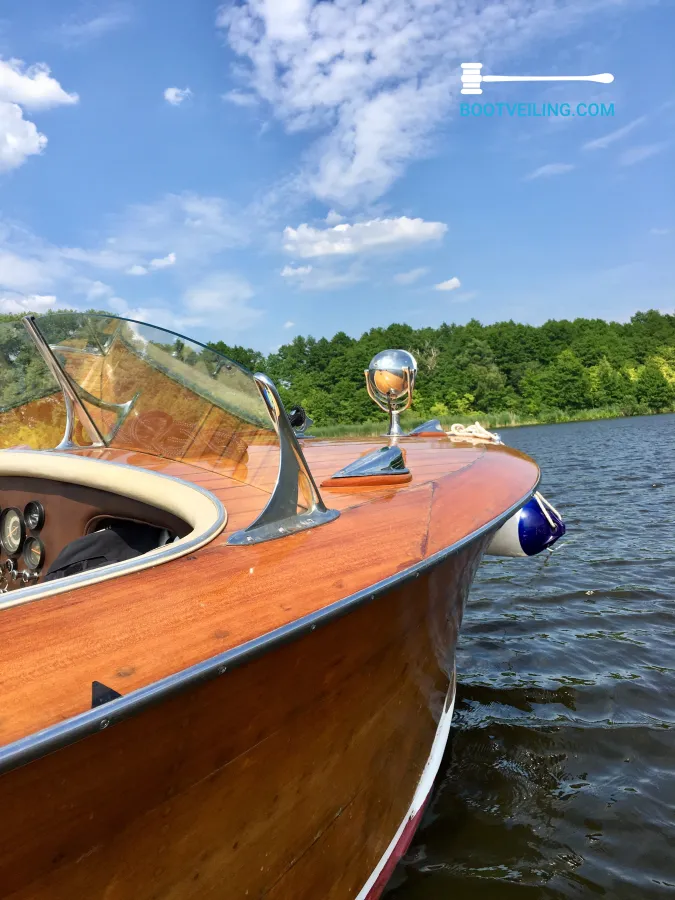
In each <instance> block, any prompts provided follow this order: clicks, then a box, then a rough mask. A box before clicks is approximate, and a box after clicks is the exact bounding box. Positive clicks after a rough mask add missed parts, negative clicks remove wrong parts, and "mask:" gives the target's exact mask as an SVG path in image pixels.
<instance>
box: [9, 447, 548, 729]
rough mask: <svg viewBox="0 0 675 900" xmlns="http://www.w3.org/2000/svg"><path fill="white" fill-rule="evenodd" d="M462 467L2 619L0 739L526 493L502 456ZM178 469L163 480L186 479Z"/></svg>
mask: <svg viewBox="0 0 675 900" xmlns="http://www.w3.org/2000/svg"><path fill="white" fill-rule="evenodd" d="M453 452H454V455H459V456H460V458H461V455H462V453H463V452H464V451H463V450H461V449H458V448H455V450H454V451H453ZM105 454H108V455H110V454H111V451H104V452H103V453H101V454H100V455H101V456H103V457H104V458H105ZM414 455H415V454H414V452H413V450H412V448H411V450H410V456H409V464H410V465H411V466H412V465H414ZM445 456H450V458H451V455H448V454H438V458H439V464H441V466H440V467H439V468H440V470H441V471H442V462H443V459H444V457H445ZM471 460H472V461H471V464H470V465H467V466H466V467H465V468H462V469H460V470H459V471H457V472H455V473H454V474H451V475H448V476H445V477H439V478H438V479H437V480H435V481H433V482H429V483H426V484H422V485H419V486H415V485H414V484H413V485H411V486H409V487H407V488H396V489H392V490H391V492H390V493H389V495H388V496H385V497H381V498H379V501H378V502H373V501H372V500H370V501H366V500H365V499H364V498H358V499H352V500H351V503H352V504H355V503H357V502H358V504H359V505H352V506H351V508H347V509H345V511H344V512H343V513H342V515H341V517H340V518H339V519H337V520H336V521H335V522H333V523H332V524H331V525H330V526H324V527H321V528H317V529H314V530H312V531H309V532H305V533H304V534H298V535H294V536H290V537H287V538H284V539H283V540H279V541H271V542H269V543H265V544H260V545H256V546H253V547H244V548H234V547H229V546H227V545H226V544H225V543H224V540H225V539H224V538H220V539H218V540H216V541H214V542H213V543H212V544H210V545H208V546H207V547H205V548H204V549H202V550H201V551H199V552H198V553H197V554H195V555H191V556H189V557H185V558H183V559H181V560H177V561H175V562H172V563H168V564H166V565H162V566H158V567H156V568H155V569H152V570H149V571H146V572H143V573H140V574H138V575H130V576H125V577H124V578H120V579H115V580H114V581H111V582H104V583H102V584H101V585H97V586H94V587H92V588H83V589H80V590H78V591H76V592H73V594H72V595H59V596H56V597H51V598H46V599H43V600H40V601H39V602H37V603H33V604H28V605H26V606H23V607H16V608H14V609H12V610H7V611H5V612H4V613H3V614H2V615H0V640H2V641H3V644H4V646H11V647H12V658H11V660H10V659H9V658H8V657H5V658H3V659H0V693H1V696H2V698H3V715H2V716H1V717H0V741H1V742H2V743H9V742H10V741H13V740H17V739H18V738H20V737H22V736H24V735H27V734H30V733H32V732H34V731H36V730H39V729H41V728H46V727H48V726H49V725H51V724H54V723H56V722H59V721H63V720H64V719H67V718H69V717H72V716H74V715H77V714H78V713H80V712H83V711H84V710H86V709H87V708H88V707H89V705H90V700H91V682H92V681H93V680H97V681H102V682H103V683H104V684H107V685H109V686H110V687H113V688H114V689H115V690H118V691H119V692H120V693H122V694H127V693H129V692H130V691H133V690H136V689H138V688H140V687H143V686H144V685H148V684H151V683H153V682H154V681H157V680H159V679H161V678H163V677H166V676H168V675H170V674H172V673H175V672H179V671H181V670H182V669H184V668H186V667H188V666H190V665H194V664H196V663H198V662H200V661H201V660H204V659H208V658H211V657H213V656H216V655H217V654H218V653H222V652H224V651H225V650H228V649H231V648H234V647H237V646H239V645H241V644H243V643H246V642H247V641H251V640H254V639H255V638H257V637H258V636H260V635H263V634H267V633H269V632H272V631H274V630H275V629H277V628H280V627H282V626H284V625H287V624H289V623H292V622H293V621H295V620H296V619H298V618H300V617H302V616H305V615H308V614H310V613H313V612H315V611H316V610H317V609H320V608H322V607H324V606H328V605H329V604H331V603H334V602H337V601H340V600H341V599H342V598H344V597H348V596H349V595H351V594H354V593H356V592H357V591H359V590H362V589H364V588H367V587H368V586H370V585H372V584H374V583H376V582H378V581H380V580H382V579H385V578H387V577H390V576H392V575H395V574H396V573H397V572H400V571H403V570H405V569H406V568H408V567H410V566H411V565H413V564H415V563H416V562H419V561H420V560H422V559H424V558H425V557H426V556H428V555H430V554H431V553H434V552H436V551H437V550H439V549H443V548H444V547H447V546H449V545H451V544H453V543H454V542H455V541H457V540H460V539H462V538H463V537H465V536H466V535H468V534H470V533H472V532H473V531H475V530H476V529H478V528H480V527H481V526H483V525H485V524H487V523H488V522H490V521H491V520H492V519H494V518H495V517H496V516H498V515H500V514H501V513H503V511H504V510H505V509H507V508H508V507H509V506H510V505H512V504H514V503H516V502H517V501H518V500H519V499H521V498H522V497H523V496H524V495H525V494H526V493H527V492H528V491H529V490H531V488H532V487H533V485H534V483H535V481H536V476H537V470H536V467H535V466H534V465H533V464H532V463H531V462H530V461H529V460H526V459H525V458H523V457H521V456H520V455H518V454H516V453H515V452H513V451H506V450H504V449H500V450H499V451H497V452H494V451H493V452H487V453H482V455H480V456H479V457H478V458H477V459H476V458H475V454H474V455H472V456H471ZM182 465H183V464H175V463H168V464H167V466H166V468H167V469H168V470H169V471H172V469H171V467H172V466H178V467H179V469H178V470H179V471H181V472H182V473H183V475H182V477H185V473H184V470H183V469H182V468H180V466H182ZM159 470H160V471H162V469H161V468H160V469H159ZM173 471H176V470H175V469H174V470H173ZM216 493H217V491H216ZM263 496H264V495H263ZM226 505H227V504H226ZM298 560H301V561H302V564H301V566H300V567H298ZM317 585H321V590H320V591H317V589H316V586H317ZM19 661H20V662H19ZM121 673H122V674H121ZM45 678H48V681H49V685H50V690H49V692H48V694H47V693H45V691H44V684H45Z"/></svg>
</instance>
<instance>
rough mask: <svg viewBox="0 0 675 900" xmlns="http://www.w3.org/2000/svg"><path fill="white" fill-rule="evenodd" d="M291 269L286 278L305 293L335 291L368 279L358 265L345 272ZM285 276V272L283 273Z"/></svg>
mask: <svg viewBox="0 0 675 900" xmlns="http://www.w3.org/2000/svg"><path fill="white" fill-rule="evenodd" d="M286 268H287V269H290V271H289V272H287V274H286V275H285V277H287V278H288V277H290V278H291V279H292V280H291V281H290V283H291V284H293V285H294V286H296V287H298V288H300V290H303V291H335V290H341V289H342V288H345V287H349V286H351V285H353V284H358V283H359V282H360V281H365V280H366V277H365V275H364V273H363V272H362V270H361V268H360V267H359V265H357V264H353V265H351V266H349V268H348V269H347V270H346V271H344V272H338V271H334V270H333V269H331V268H316V267H314V266H297V267H295V268H292V267H290V266H287V267H286ZM282 275H283V271H282Z"/></svg>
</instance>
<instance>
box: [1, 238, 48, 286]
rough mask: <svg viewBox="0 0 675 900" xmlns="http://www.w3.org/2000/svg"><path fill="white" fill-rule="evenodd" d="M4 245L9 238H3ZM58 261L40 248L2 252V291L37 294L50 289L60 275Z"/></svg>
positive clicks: (4, 250)
mask: <svg viewBox="0 0 675 900" xmlns="http://www.w3.org/2000/svg"><path fill="white" fill-rule="evenodd" d="M3 244H5V245H6V244H7V238H6V237H4V236H3ZM59 271H60V267H59V265H58V261H57V260H53V259H52V260H50V259H48V258H47V257H46V255H43V254H42V253H40V251H39V249H38V248H32V247H31V248H28V247H23V246H21V245H20V244H19V246H18V247H17V250H16V251H14V250H10V249H3V250H0V290H7V289H9V290H15V291H19V292H24V291H26V292H37V291H40V290H43V289H45V288H50V287H52V285H53V284H54V282H55V280H56V278H57V277H58V275H59Z"/></svg>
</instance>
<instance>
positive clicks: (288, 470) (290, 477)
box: [227, 374, 340, 546]
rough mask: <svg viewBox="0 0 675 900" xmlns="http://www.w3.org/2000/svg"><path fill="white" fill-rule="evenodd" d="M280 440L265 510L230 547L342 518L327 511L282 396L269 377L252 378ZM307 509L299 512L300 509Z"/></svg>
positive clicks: (231, 540)
mask: <svg viewBox="0 0 675 900" xmlns="http://www.w3.org/2000/svg"><path fill="white" fill-rule="evenodd" d="M253 377H254V379H255V383H256V386H257V388H258V390H259V392H260V396H261V397H262V399H263V402H264V403H265V406H266V407H267V411H268V413H269V415H270V418H271V420H272V424H273V425H274V430H275V431H276V433H277V436H278V438H279V474H278V476H277V482H276V485H275V486H274V491H273V492H272V496H271V497H270V499H269V502H268V503H267V506H266V507H265V509H264V510H263V511H262V512H261V513H260V515H259V516H258V518H257V519H256V520H255V521H254V522H252V523H251V524H250V525H249V526H248V528H244V529H243V530H242V531H235V533H234V534H232V535H230V537H229V539H228V541H227V543H228V544H233V545H235V546H246V545H247V544H259V543H261V542H262V541H271V540H274V539H275V538H280V537H286V536H287V535H289V534H295V533H296V532H298V531H306V530H307V529H309V528H316V527H317V525H325V524H326V523H328V522H332V521H333V520H334V519H337V517H338V516H339V515H340V513H339V512H338V510H336V509H327V508H326V506H325V504H324V502H323V500H322V499H321V494H320V493H319V489H318V487H317V486H316V482H315V481H314V478H313V477H312V473H311V472H310V470H309V466H308V465H307V461H306V460H305V457H304V455H303V452H302V449H301V447H300V444H299V443H298V438H297V436H296V434H295V433H294V431H293V428H292V427H291V423H290V422H289V420H288V416H287V415H286V412H285V410H284V406H283V403H282V402H281V398H280V397H279V393H278V391H277V389H276V387H275V386H274V382H273V381H271V379H269V378H268V377H267V376H266V375H261V374H256V375H254V376H253ZM301 495H302V496H301ZM299 505H304V506H305V507H306V509H305V510H304V511H303V512H298V506H299Z"/></svg>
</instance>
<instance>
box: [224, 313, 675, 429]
mask: <svg viewBox="0 0 675 900" xmlns="http://www.w3.org/2000/svg"><path fill="white" fill-rule="evenodd" d="M211 346H212V347H213V348H214V349H217V350H220V351H221V352H223V353H225V354H227V355H229V356H231V357H232V358H233V359H235V360H236V361H237V362H240V363H241V364H243V365H245V366H247V367H248V368H251V369H254V370H261V371H264V372H266V373H267V374H268V375H269V376H270V377H271V378H273V379H274V381H275V382H276V383H277V385H279V386H280V393H281V395H282V399H283V401H284V403H285V404H286V405H287V407H288V405H290V404H300V405H301V406H303V407H304V408H305V409H306V410H307V412H308V414H309V415H310V416H311V417H312V418H313V419H314V421H315V423H316V425H317V426H319V427H321V426H324V429H323V430H324V431H326V428H325V426H330V425H338V426H355V425H359V424H360V423H368V422H373V421H378V422H380V423H381V420H382V417H383V413H381V412H380V411H379V410H378V409H377V408H376V407H375V405H374V404H373V402H372V401H371V400H370V398H369V397H368V394H367V392H366V388H365V381H364V377H363V370H364V369H365V368H367V366H368V363H369V362H370V360H371V358H372V357H373V356H374V355H375V354H376V353H377V352H379V351H380V350H384V349H385V348H387V347H392V348H402V349H404V350H409V351H410V352H411V353H412V354H413V355H414V356H415V358H416V359H417V364H418V376H417V387H416V391H415V396H414V400H413V406H412V410H411V412H410V413H409V414H407V419H408V423H412V422H413V421H415V422H417V421H422V420H424V419H426V418H430V417H438V418H440V419H441V421H443V422H444V423H445V422H449V421H450V420H452V421H467V420H469V419H471V420H473V419H479V420H481V421H482V422H483V424H487V425H493V426H495V425H509V424H518V423H519V422H559V421H566V420H569V419H575V418H600V417H610V416H622V415H624V416H629V415H644V414H648V413H654V412H667V411H671V410H673V409H675V315H667V314H663V313H660V312H657V311H656V310H650V311H648V312H639V313H636V314H635V315H634V316H633V317H632V318H631V320H630V321H629V322H626V323H619V322H606V321H604V320H602V319H575V320H574V321H568V320H565V319H562V320H558V321H554V320H551V321H548V322H546V323H545V324H544V325H541V326H533V325H522V324H519V323H517V322H513V321H508V322H497V323H495V324H494V325H482V324H481V323H480V322H478V321H476V320H475V319H472V320H471V321H470V322H468V323H467V324H466V325H446V324H443V325H441V326H440V327H439V328H419V329H414V328H411V327H410V326H408V325H390V326H388V327H387V328H373V329H371V330H370V331H368V332H366V333H365V334H363V335H361V337H359V338H352V337H349V336H348V335H347V334H345V333H344V332H338V333H337V334H336V335H334V336H333V337H332V338H330V339H327V338H320V339H318V340H316V339H315V338H312V337H296V338H295V339H294V340H293V341H292V342H291V343H290V344H285V345H284V346H282V347H280V348H279V350H278V351H277V352H276V353H273V354H271V355H270V356H268V357H263V356H262V355H261V354H259V353H257V352H256V351H254V350H251V349H247V348H244V347H239V346H234V347H230V346H228V345H226V344H224V343H223V342H222V341H219V342H217V343H215V344H212V345H211ZM404 421H405V419H404ZM347 430H350V429H349V428H345V427H342V428H337V429H336V431H337V432H340V431H343V432H345V431H347ZM357 430H361V431H365V430H367V429H365V428H362V429H357Z"/></svg>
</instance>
